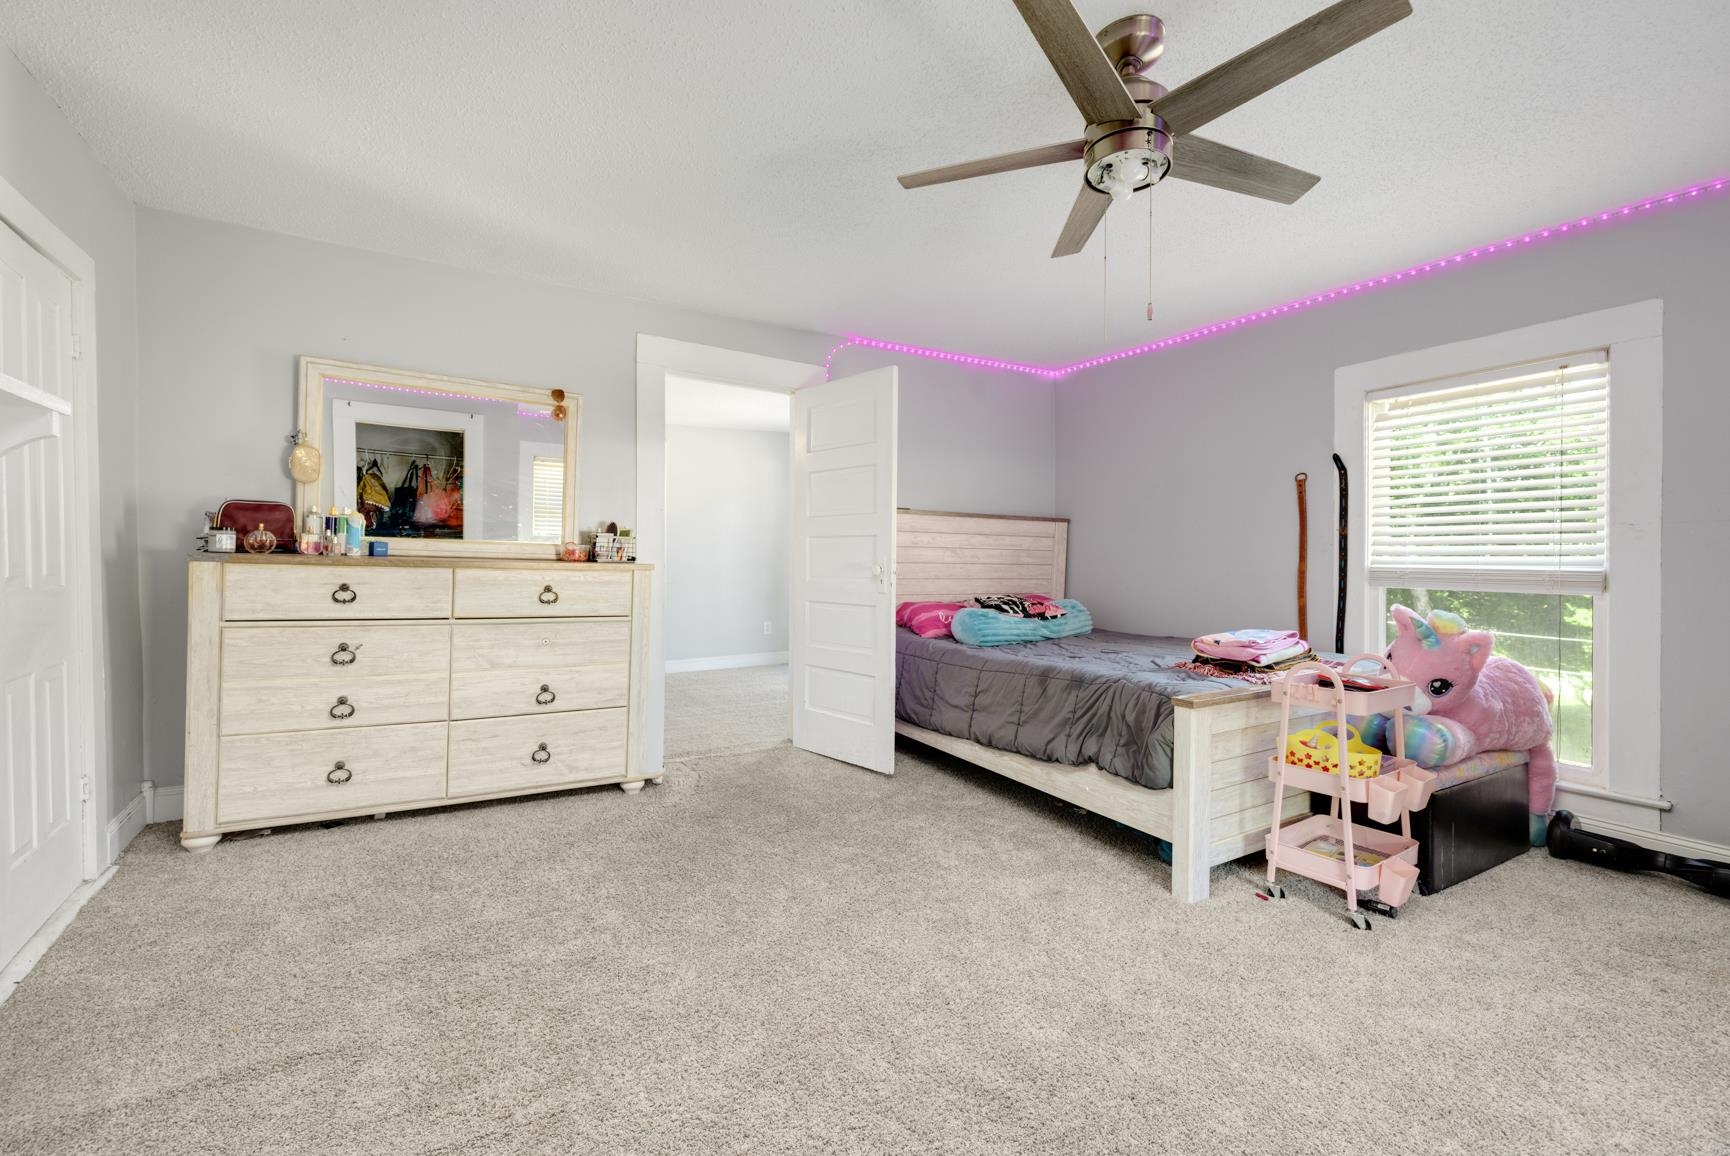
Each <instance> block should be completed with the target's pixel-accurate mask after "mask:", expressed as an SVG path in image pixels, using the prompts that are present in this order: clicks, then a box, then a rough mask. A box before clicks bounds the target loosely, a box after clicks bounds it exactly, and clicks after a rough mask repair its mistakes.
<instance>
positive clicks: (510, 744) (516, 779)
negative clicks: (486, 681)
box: [450, 709, 625, 798]
mask: <svg viewBox="0 0 1730 1156" xmlns="http://www.w3.org/2000/svg"><path fill="white" fill-rule="evenodd" d="M450 728H451V745H450V795H451V797H452V798H457V797H459V796H462V795H490V794H494V793H496V792H502V791H515V790H521V789H526V788H529V787H549V786H557V785H558V784H560V783H572V784H575V783H582V782H586V781H589V780H592V779H609V778H618V777H619V776H621V775H623V774H624V773H625V711H624V710H623V709H612V710H581V711H571V712H568V713H565V714H549V715H541V716H538V717H530V718H495V719H475V720H473V721H470V722H453V723H451V724H450Z"/></svg>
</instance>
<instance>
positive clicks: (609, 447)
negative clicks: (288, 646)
mask: <svg viewBox="0 0 1730 1156" xmlns="http://www.w3.org/2000/svg"><path fill="white" fill-rule="evenodd" d="M138 290H139V302H140V319H139V333H140V335H141V341H140V346H139V377H140V387H141V391H142V401H143V404H142V406H141V407H140V410H139V432H140V436H141V439H142V442H143V444H145V445H148V446H152V447H155V448H154V450H153V452H152V454H151V457H150V460H149V467H148V468H147V469H146V470H144V471H143V476H142V477H141V478H140V480H139V498H140V502H139V531H138V532H139V548H140V553H141V561H142V572H143V591H142V597H143V605H144V622H145V635H144V670H145V673H146V675H147V687H148V693H147V697H146V701H145V711H146V719H145V738H146V742H145V747H146V758H147V764H146V765H147V766H148V767H149V769H150V774H151V776H152V777H153V778H155V780H156V781H157V782H158V783H163V784H170V783H178V782H180V781H181V778H182V770H181V757H182V734H181V731H182V716H183V712H184V697H185V655H184V649H185V621H186V578H185V554H186V551H187V550H188V549H189V548H190V547H191V546H192V544H193V542H192V535H193V534H194V532H195V531H196V530H197V529H198V526H199V512H200V511H202V510H207V509H211V508H212V504H213V503H214V502H217V501H219V500H221V499H222V498H225V497H259V498H269V497H277V498H281V499H282V500H284V501H287V500H289V499H290V497H291V496H292V487H291V485H290V482H289V480H288V476H287V473H286V471H285V469H284V464H283V455H284V451H285V446H284V444H283V440H282V439H283V437H284V436H285V435H286V434H287V433H288V432H289V431H290V430H292V429H293V428H294V424H295V405H296V401H295V391H296V378H295V358H296V357H297V356H298V355H299V354H302V353H312V354H318V355H321V356H326V357H335V358H341V359H344V360H349V361H362V362H372V363H376V364H380V365H389V366H396V367H401V368H406V369H427V370H433V371H436V372H440V373H449V374H455V375H458V376H462V377H476V378H482V379H489V380H496V381H508V382H515V383H518V384H523V385H533V386H545V387H546V388H549V389H551V388H553V387H555V386H556V387H562V388H564V389H568V390H571V391H573V392H577V393H581V394H582V395H583V447H582V448H583V458H582V508H581V510H580V511H579V517H580V518H581V520H582V522H583V524H586V525H587V524H593V523H595V522H597V521H600V520H602V519H603V518H607V519H615V520H618V521H621V522H625V523H627V524H628V523H630V522H631V521H633V520H634V513H635V506H636V494H635V477H636V475H635V468H636V462H635V458H636V337H637V334H638V333H652V334H655V335H658V336H661V337H670V338H675V339H678V340H683V341H693V342H700V343H703V344H709V345H717V346H721V347H724V348H728V349H738V350H744V351H747V352H751V353H761V354H766V355H769V356H772V357H783V358H789V359H793V360H798V361H807V362H812V363H816V364H821V363H822V361H823V359H824V357H825V355H827V353H828V352H829V350H830V349H831V348H832V347H833V346H834V344H835V338H833V337H829V336H825V335H822V334H816V333H806V332H802V331H798V330H792V329H785V328H780V327H777V326H771V325H762V324H756V323H752V322H746V321H738V320H731V319H728V318H722V317H716V316H712V315H709V314H703V313H696V312H692V311H690V310H684V309H677V308H673V307H670V306H664V305H657V304H653V303H649V302H643V301H631V300H624V299H620V298H612V297H602V296H597V295H595V294H591V293H585V292H581V291H578V290H574V289H565V288H559V287H555V286H550V285H542V284H535V283H531V282H525V281H516V280H510V279H506V278H501V277H493V276H488V275H485V274H478V273H470V272H465V271H463V270H458V269H452V268H448V267H445V266H440V265H431V264H426V263H424V262H418V261H412V260H406V259H403V258H399V257H389V256H382V255H379V254H374V253H366V252H362V251H359V250H355V249H346V248H342V247H339V246H335V245H325V244H320V243H318V242H312V241H305V240H300V239H296V238H292V237H285V236H280V235H278V234H273V233H265V232H259V231H257V230H252V229H243V228H239V227H235V226H230V225H223V224H218V223H215V222H211V221H203V220H196V219H193V218H190V217H182V216H177V215H174V214H169V213H161V212H155V211H152V210H147V209H141V210H139V212H138ZM882 361H883V359H882V357H881V356H880V355H878V354H876V353H874V352H869V351H864V350H858V349H848V350H845V351H843V353H842V354H841V355H840V356H838V357H837V358H836V365H835V369H836V373H837V374H848V373H854V372H858V371H860V370H863V369H867V368H871V367H873V366H874V365H877V364H882ZM900 381H901V394H900V395H901V422H900V431H901V467H900V487H901V488H900V496H901V501H902V503H903V504H904V505H920V506H933V507H943V508H950V509H972V510H979V511H982V512H1024V513H1046V512H1049V511H1050V510H1051V508H1052V504H1053V501H1054V493H1055V480H1054V472H1053V462H1052V454H1053V445H1054V442H1053V438H1054V436H1055V434H1054V427H1053V425H1052V415H1053V405H1054V402H1053V391H1052V389H1051V387H1050V386H1049V384H1047V383H1044V382H1040V381H1034V380H1031V379H1028V378H1025V377H1018V378H1005V379H1004V380H1003V381H1002V382H1001V383H999V382H997V381H996V380H995V379H994V376H993V375H975V374H973V373H971V372H969V371H966V370H962V369H960V368H959V367H952V366H947V365H936V364H932V363H930V362H912V363H907V364H904V365H903V368H902V372H901V375H900ZM1005 391H1013V392H1012V393H1011V394H1006V393H1005ZM1005 396H1013V397H1014V398H1015V404H1014V405H1012V406H1011V405H1005V404H1003V400H1004V398H1005Z"/></svg>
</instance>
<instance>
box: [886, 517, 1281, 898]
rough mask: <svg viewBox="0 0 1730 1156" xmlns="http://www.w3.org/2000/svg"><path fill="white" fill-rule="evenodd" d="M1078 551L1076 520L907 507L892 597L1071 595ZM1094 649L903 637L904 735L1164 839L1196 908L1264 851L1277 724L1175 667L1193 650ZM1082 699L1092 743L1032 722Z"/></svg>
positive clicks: (1257, 695)
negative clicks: (1213, 881)
mask: <svg viewBox="0 0 1730 1156" xmlns="http://www.w3.org/2000/svg"><path fill="white" fill-rule="evenodd" d="M1068 541H1069V522H1068V519H1066V518H1037V517H1005V516H999V515H987V514H962V513H947V512H941V511H932V510H901V511H899V512H898V515H897V519H896V543H895V549H896V599H897V600H898V601H925V600H931V601H936V600H956V601H959V600H961V599H963V598H966V597H970V596H972V595H975V594H985V593H1007V592H1037V593H1042V594H1051V595H1053V596H1056V597H1062V596H1063V595H1064V593H1065V576H1066V570H1067V560H1068V558H1067V556H1068ZM1087 638H1088V639H1091V641H1083V640H1082V639H1066V640H1062V645H1054V644H1052V643H1031V644H1024V645H1021V646H1011V647H1001V648H988V649H987V648H976V647H967V646H962V645H961V644H960V643H957V642H954V641H953V640H931V639H920V638H919V637H918V636H917V635H914V634H913V633H912V632H911V631H908V630H906V629H902V628H898V629H897V630H896V646H897V655H896V662H897V686H896V716H897V717H896V720H895V730H896V733H897V734H899V735H902V736H904V737H905V738H907V739H910V740H912V741H915V742H918V743H922V744H924V745H925V746H928V747H931V748H934V749H936V750H940V751H944V752H946V753H948V754H951V755H954V756H956V757H958V758H961V759H964V760H966V761H967V762H970V763H973V764H975V765H977V766H980V767H984V768H985V769H987V770H991V771H995V772H996V773H998V774H1000V775H1004V776H1006V777H1008V778H1011V779H1014V780H1016V781H1017V782H1020V783H1024V784H1026V785H1027V786H1030V787H1033V788H1035V789H1036V790H1040V791H1043V792H1045V793H1046V794H1049V795H1053V796H1055V797H1057V798H1060V799H1063V800H1065V801H1066V802H1069V803H1073V804H1075V805H1076V806H1079V807H1083V808H1085V809H1087V810H1089V811H1092V812H1093V813H1095V814H1098V815H1103V816H1105V817H1106V818H1109V819H1114V820H1116V821H1117V822H1119V823H1123V824H1124V825H1125V826H1129V827H1133V828H1135V829H1136V830H1138V831H1144V832H1146V833H1147V834H1149V835H1152V836H1154V837H1156V838H1159V839H1165V840H1168V841H1169V842H1170V843H1171V846H1172V869H1171V890H1172V894H1173V895H1174V896H1175V897H1176V898H1177V899H1178V900H1180V901H1182V902H1185V903H1199V902H1201V901H1202V900H1204V899H1206V898H1207V894H1208V872H1209V870H1210V869H1211V868H1212V867H1214V866H1215V865H1216V864H1220V863H1227V862H1230V861H1231V860H1233V859H1237V858H1240V857H1242V856H1244V855H1247V854H1250V853H1252V852H1254V851H1257V850H1259V849H1260V848H1261V845H1262V836H1263V835H1264V834H1265V833H1266V831H1267V829H1268V826H1269V824H1270V823H1271V822H1272V820H1273V817H1274V812H1275V809H1276V805H1275V800H1274V790H1275V788H1274V785H1273V784H1272V783H1270V782H1269V781H1268V779H1267V757H1268V755H1269V754H1271V753H1272V752H1273V749H1274V743H1275V741H1276V736H1277V732H1278V730H1279V711H1278V710H1277V708H1275V707H1274V706H1273V705H1272V703H1271V702H1270V700H1269V697H1268V692H1267V688H1266V687H1264V686H1257V685H1253V684H1249V683H1245V682H1242V681H1240V680H1233V679H1219V678H1208V677H1206V676H1202V675H1196V674H1192V673H1189V672H1184V671H1181V670H1178V669H1177V668H1176V664H1177V663H1178V662H1180V661H1182V660H1183V659H1185V658H1187V651H1186V650H1185V648H1184V646H1183V644H1184V642H1185V641H1186V640H1179V639H1159V638H1148V637H1145V636H1137V635H1124V634H1115V633H1112V632H1109V631H1095V633H1094V635H1091V636H1087ZM945 675H947V677H948V679H949V685H948V687H947V688H943V687H941V686H939V681H940V680H941V679H942V678H943V677H945ZM969 679H972V680H973V682H974V686H973V687H972V688H969V685H968V680H969ZM988 684H992V685H988ZM988 694H989V695H994V696H995V697H994V698H992V699H990V700H989V701H988V700H987V699H986V698H985V697H984V696H986V695H988ZM970 696H979V697H978V698H977V701H974V700H973V699H972V698H970ZM1011 697H1014V702H1013V704H1011V703H1010V701H1009V699H1010V698H1011ZM1081 702H1085V703H1086V704H1087V706H1088V708H1089V709H1091V710H1093V711H1095V716H1094V719H1095V722H1096V723H1097V725H1096V726H1094V727H1092V728H1090V729H1089V728H1083V729H1084V730H1086V731H1087V733H1086V734H1085V735H1083V736H1082V737H1080V738H1077V737H1076V736H1075V734H1074V732H1073V731H1066V730H1065V729H1064V728H1063V727H1062V726H1057V725H1049V726H1039V725H1029V726H1026V727H1023V726H1022V725H1021V723H1022V722H1023V719H1024V717H1025V719H1027V720H1030V721H1033V722H1037V716H1038V715H1039V714H1040V711H1041V705H1040V704H1042V703H1043V704H1044V709H1045V712H1046V713H1047V714H1050V713H1052V712H1053V711H1058V710H1064V709H1072V708H1074V707H1075V705H1076V704H1077V703H1081ZM1059 704H1062V705H1059ZM922 724H925V725H922ZM947 731H957V732H960V733H946V732H947ZM981 739H985V740H988V741H979V740H981ZM1005 747H1010V748H1014V747H1019V748H1021V749H1004V748H1005ZM1027 752H1032V753H1027ZM1036 756H1042V757H1036ZM1093 759H1099V760H1101V761H1103V762H1104V763H1105V766H1103V767H1102V766H1101V765H1100V763H1099V762H1095V761H1093ZM1107 767H1109V768H1110V769H1109V770H1108V769H1106V768H1107ZM1113 771H1116V772H1118V773H1115V774H1114V773H1112V772H1113ZM1161 783H1164V784H1168V785H1166V786H1163V787H1162V786H1159V784H1161ZM1144 784H1148V785H1144ZM1309 808H1310V804H1309V795H1308V793H1307V792H1305V791H1300V790H1295V789H1292V790H1288V791H1287V792H1286V795H1285V797H1284V798H1283V799H1281V800H1280V801H1279V803H1278V811H1279V814H1280V817H1281V819H1282V821H1283V820H1285V819H1290V818H1296V817H1298V816H1300V815H1304V814H1307V813H1308V812H1309Z"/></svg>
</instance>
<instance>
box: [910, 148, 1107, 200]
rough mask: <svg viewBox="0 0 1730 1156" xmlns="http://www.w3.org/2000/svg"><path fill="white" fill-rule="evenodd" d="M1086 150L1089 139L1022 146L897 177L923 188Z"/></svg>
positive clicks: (1050, 162)
mask: <svg viewBox="0 0 1730 1156" xmlns="http://www.w3.org/2000/svg"><path fill="white" fill-rule="evenodd" d="M1086 152H1087V142H1086V141H1084V140H1072V141H1065V142H1064V143H1062V144H1053V145H1043V146H1041V147H1039V148H1036V149H1022V150H1021V151H1020V152H1018V153H1003V154H1001V155H999V156H994V157H982V158H980V159H979V160H976V161H962V162H961V163H960V164H958V165H944V166H943V167H942V168H939V169H925V170H924V171H923V172H917V173H908V174H907V175H906V176H904V177H897V178H895V179H896V180H898V181H900V182H901V187H902V188H904V189H922V188H924V187H925V186H926V185H941V184H944V183H946V182H948V181H964V180H966V179H967V178H968V177H988V176H990V175H991V174H992V173H1012V172H1014V171H1015V170H1016V169H1034V168H1038V167H1039V166H1040V165H1054V164H1057V163H1058V162H1060V161H1078V160H1080V159H1081V157H1082V155H1083V154H1084V153H1086Z"/></svg>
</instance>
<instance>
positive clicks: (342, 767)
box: [324, 763, 354, 787]
mask: <svg viewBox="0 0 1730 1156" xmlns="http://www.w3.org/2000/svg"><path fill="white" fill-rule="evenodd" d="M352 778H354V772H353V771H351V770H349V769H348V765H347V764H346V763H338V764H337V765H336V766H334V767H332V768H331V769H330V770H328V771H326V772H325V773H324V781H325V782H327V783H331V784H333V785H335V786H338V787H340V786H342V785H343V784H344V783H346V782H348V781H349V780H350V779H352Z"/></svg>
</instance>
